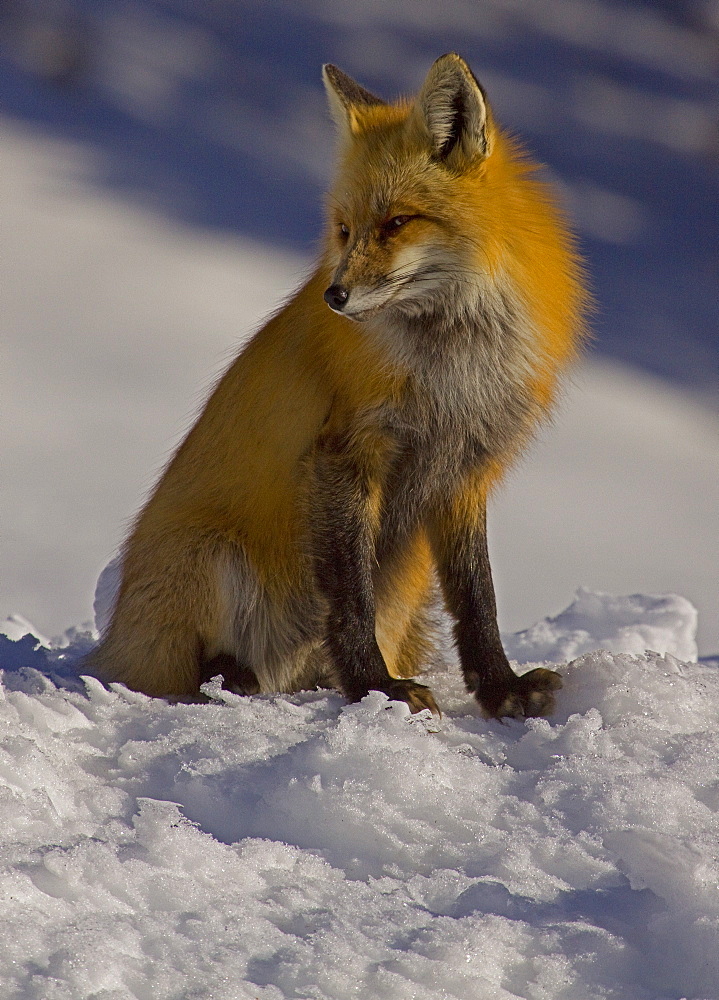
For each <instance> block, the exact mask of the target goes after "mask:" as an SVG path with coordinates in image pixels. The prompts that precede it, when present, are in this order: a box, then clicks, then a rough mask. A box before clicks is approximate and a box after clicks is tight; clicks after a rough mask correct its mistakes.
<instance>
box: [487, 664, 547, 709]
mask: <svg viewBox="0 0 719 1000" xmlns="http://www.w3.org/2000/svg"><path fill="white" fill-rule="evenodd" d="M561 686H562V678H561V676H560V675H559V674H558V673H557V672H556V671H554V670H547V669H546V667H537V668H536V669H535V670H530V671H529V673H526V674H522V676H521V677H515V678H514V680H513V681H512V684H511V686H510V687H509V688H508V689H507V690H505V691H497V692H492V693H491V694H488V693H486V692H482V693H481V694H480V693H479V692H477V695H476V698H477V701H478V702H479V704H480V705H481V706H482V708H483V709H484V711H485V713H486V714H487V715H488V716H489V717H490V718H492V719H502V718H504V717H505V716H512V717H513V718H521V717H522V716H525V717H531V716H536V715H551V714H552V712H553V711H554V692H555V691H558V690H559V688H561Z"/></svg>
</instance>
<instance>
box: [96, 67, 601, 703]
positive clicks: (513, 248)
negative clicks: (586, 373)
mask: <svg viewBox="0 0 719 1000" xmlns="http://www.w3.org/2000/svg"><path fill="white" fill-rule="evenodd" d="M324 79H325V85H326V89H327V93H328V98H329V103H330V109H331V112H332V115H333V117H334V119H335V122H336V125H337V128H338V133H339V142H338V145H339V151H338V160H339V162H338V169H337V173H336V178H335V182H334V184H333V187H332V190H331V193H330V196H329V199H328V205H327V232H326V239H325V245H324V250H323V253H322V256H321V259H320V261H319V263H318V265H317V268H316V269H315V271H314V273H313V274H312V276H311V277H310V279H309V280H308V282H307V283H306V284H305V286H304V287H303V288H302V289H300V290H299V292H298V293H297V294H296V295H295V296H294V297H293V298H292V299H291V301H290V302H288V303H287V305H285V306H284V308H283V309H282V310H281V311H280V312H278V313H277V314H276V315H275V316H274V317H273V318H272V319H271V320H270V321H269V322H268V323H267V325H266V326H265V327H263V328H262V329H261V330H260V331H259V332H258V333H257V334H256V335H255V337H254V338H253V339H252V340H251V341H250V342H249V344H248V345H247V346H246V347H245V348H244V350H243V351H242V352H241V353H240V355H239V356H238V358H237V359H236V360H235V361H234V363H233V364H232V366H231V367H230V368H229V370H228V371H227V372H226V374H225V375H224V376H223V378H222V379H221V380H220V382H219V384H218V385H217V387H216V389H215V391H214V392H213V394H212V396H211V398H210V399H209V401H208V403H207V405H206V407H205V409H204V411H203V413H202V415H201V416H200V418H199V420H198V421H197V423H196V425H195V426H194V427H193V429H192V430H191V431H190V433H189V434H188V436H187V438H186V439H185V441H184V442H183V444H182V445H181V446H180V448H179V450H178V452H177V453H176V455H175V456H174V458H173V460H172V461H171V463H170V465H169V466H168V468H167V469H166V471H165V473H164V475H163V477H162V479H161V480H160V482H159V484H158V486H157V487H156V489H155V491H154V493H153V494H152V496H151V498H150V500H149V501H148V503H147V504H146V506H145V508H144V509H143V511H142V512H141V514H140V516H139V517H138V519H137V522H136V524H135V527H134V530H133V532H132V534H131V536H130V538H129V539H128V542H127V544H126V547H125V550H124V556H123V577H122V584H121V588H120V592H119V595H118V599H117V603H116V607H115V612H114V615H113V619H112V621H111V624H110V626H109V628H108V631H107V633H106V635H105V636H104V637H103V640H102V642H101V644H100V646H99V647H98V648H97V650H96V651H95V653H94V661H95V664H96V666H97V668H98V669H99V670H101V671H102V672H103V673H104V674H105V675H106V676H108V677H111V678H113V679H116V680H122V681H124V682H125V683H127V684H129V685H130V686H132V687H135V688H138V689H140V690H143V691H146V692H147V693H150V694H160V695H161V694H165V695H167V694H170V695H179V696H192V695H195V694H197V692H198V690H199V686H200V684H201V682H202V681H203V680H206V679H208V678H209V677H211V676H213V674H215V673H222V674H223V676H224V678H225V682H226V683H228V684H229V685H230V686H232V687H233V688H234V689H235V690H238V691H241V692H245V693H253V692H256V691H279V690H283V691H292V690H297V689H298V688H300V687H303V686H308V685H316V684H328V685H334V686H336V687H338V688H339V689H340V690H341V691H342V692H344V693H345V694H346V695H347V696H348V697H349V698H353V699H356V698H359V697H362V696H363V695H364V694H366V693H367V691H368V690H370V689H379V690H382V691H385V692H386V693H387V694H388V695H389V696H390V697H393V698H400V699H402V700H404V701H406V702H407V703H408V704H409V705H410V707H411V708H412V710H419V709H421V708H425V707H429V708H431V709H432V710H436V705H435V703H434V699H433V697H432V695H431V692H430V691H429V689H428V688H426V687H425V686H423V685H421V684H419V683H417V682H415V681H413V680H411V679H410V678H412V677H413V676H415V675H416V674H417V673H418V672H419V671H420V670H421V667H422V665H423V664H424V663H425V662H426V661H427V658H428V657H429V656H430V655H431V649H432V630H431V615H430V614H429V608H430V606H431V604H432V601H433V597H434V594H435V590H436V583H437V581H438V582H439V585H440V589H441V593H442V596H443V599H444V603H445V606H446V608H447V610H448V612H449V613H450V615H451V616H452V617H453V618H454V620H455V635H456V640H457V646H458V650H459V654H460V660H461V664H462V670H463V673H464V678H465V682H466V684H467V687H468V689H469V690H470V691H471V692H473V693H474V695H475V696H476V698H477V700H478V701H479V703H480V705H481V707H482V708H483V709H484V711H485V712H486V713H488V714H490V715H495V716H501V715H504V714H513V715H517V714H540V713H546V712H548V711H550V710H551V706H552V697H553V696H552V692H553V690H554V689H556V688H557V687H558V686H559V683H560V682H559V679H558V675H556V674H555V673H553V672H551V671H547V670H539V671H532V672H531V673H530V674H525V675H524V676H523V677H521V678H520V677H517V676H516V675H515V674H514V673H513V671H512V670H511V668H510V666H509V664H508V663H507V660H506V657H505V656H504V652H503V650H502V647H501V642H500V640H499V633H498V630H497V625H496V606H495V600H494V591H493V587H492V580H491V572H490V567H489V558H488V554H487V549H486V527H485V511H486V501H487V497H488V495H489V492H490V491H491V490H492V489H493V487H494V486H495V485H496V484H497V482H498V481H499V480H500V479H501V477H502V475H503V474H504V472H505V471H506V469H507V468H508V467H509V466H510V465H511V463H512V461H513V460H514V459H515V458H516V456H517V455H518V454H519V453H520V452H521V451H522V449H523V448H524V446H525V445H526V443H527V441H528V440H529V439H530V438H531V436H532V434H533V432H534V430H535V429H536V427H537V425H538V423H539V422H540V421H541V420H542V419H544V418H546V417H547V415H548V414H549V413H550V412H551V409H552V406H553V403H554V401H555V398H556V395H557V391H558V387H559V384H560V379H561V375H562V373H563V371H564V370H565V369H566V368H567V366H568V364H569V363H570V362H571V361H572V359H573V358H574V357H575V355H576V352H577V349H578V346H579V345H580V343H581V339H582V336H583V330H584V314H585V311H586V305H587V295H586V292H585V289H584V284H583V281H582V268H581V263H580V261H579V260H578V258H577V255H576V253H575V251H574V248H573V241H572V238H571V235H570V234H569V232H568V230H567V227H566V225H565V223H564V221H563V219H562V215H561V212H560V211H559V210H558V208H557V206H556V204H555V202H554V199H553V197H552V194H551V191H550V190H549V189H548V187H547V186H546V185H545V184H544V183H542V182H541V181H540V180H539V179H538V178H537V176H536V168H535V167H534V166H533V165H532V164H531V163H530V162H529V161H528V160H527V159H526V157H525V156H524V155H523V154H522V152H521V151H520V150H519V149H518V147H517V145H516V143H515V142H514V141H513V140H511V139H510V138H509V137H508V136H507V135H506V134H505V133H503V132H502V131H501V129H500V128H499V127H498V126H497V124H496V123H495V121H494V118H493V116H492V112H491V110H490V107H489V105H488V103H487V100H486V96H485V94H484V92H483V90H482V88H481V87H480V85H479V84H478V83H477V81H476V79H475V78H474V76H473V75H472V73H471V71H470V70H469V68H468V66H467V65H466V63H465V62H464V61H463V60H462V59H461V58H460V57H459V56H456V55H454V54H451V55H448V56H444V57H442V58H441V59H439V60H437V62H436V63H435V64H434V66H433V67H432V68H431V70H430V72H429V74H428V76H427V79H426V80H425V83H424V85H423V87H422V89H421V91H420V93H419V95H418V96H417V98H416V99H415V100H413V101H400V102H397V103H394V104H387V103H385V102H384V101H381V100H380V99H379V98H377V97H375V96H374V95H372V94H370V93H369V92H368V91H366V90H365V89H364V88H362V87H361V86H359V85H358V84H357V83H355V82H354V81H353V80H351V79H350V78H349V77H347V76H346V75H345V74H343V73H342V72H341V71H340V70H338V69H337V68H336V67H333V66H326V67H325V69H324Z"/></svg>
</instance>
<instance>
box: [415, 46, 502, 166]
mask: <svg viewBox="0 0 719 1000" xmlns="http://www.w3.org/2000/svg"><path fill="white" fill-rule="evenodd" d="M414 116H415V119H418V120H419V121H420V123H421V127H422V129H423V131H424V133H425V135H426V136H427V138H428V139H429V141H430V143H431V146H432V152H433V154H434V156H435V158H436V159H437V160H439V161H440V162H442V163H444V164H446V165H447V166H448V167H450V168H457V169H461V168H462V166H463V165H465V164H466V163H468V162H476V161H478V160H482V159H484V158H485V157H486V156H487V155H488V154H489V152H490V149H491V146H490V135H491V128H490V116H489V109H488V107H487V99H486V97H485V95H484V91H483V90H482V88H481V86H480V85H479V83H478V82H477V80H476V78H475V76H474V74H473V73H472V71H471V69H470V68H469V66H468V65H467V63H466V62H465V61H464V59H462V57H461V56H458V55H457V54H456V52H449V53H447V55H444V56H440V58H439V59H437V61H436V62H435V63H434V65H433V66H432V68H431V69H430V71H429V73H428V74H427V79H426V80H425V81H424V84H423V86H422V89H421V90H420V92H419V96H418V97H417V101H416V103H415V111H414Z"/></svg>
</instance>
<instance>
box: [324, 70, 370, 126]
mask: <svg viewBox="0 0 719 1000" xmlns="http://www.w3.org/2000/svg"><path fill="white" fill-rule="evenodd" d="M322 80H323V82H324V85H325V90H326V92H327V101H328V103H329V106H330V114H331V115H332V118H333V120H334V122H335V124H336V125H337V127H338V129H339V130H340V135H341V136H342V138H343V139H348V138H350V136H352V135H355V134H356V133H357V132H358V131H359V117H360V115H361V112H362V109H363V108H368V107H372V106H373V105H377V104H384V101H382V100H380V98H379V97H375V96H374V94H370V92H369V90H365V89H364V87H360V85H359V84H358V83H355V81H354V80H353V79H352V77H351V76H347V74H346V73H343V72H342V70H341V69H337V67H336V66H333V65H332V64H331V63H325V65H324V66H323V67H322Z"/></svg>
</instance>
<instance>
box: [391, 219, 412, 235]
mask: <svg viewBox="0 0 719 1000" xmlns="http://www.w3.org/2000/svg"><path fill="white" fill-rule="evenodd" d="M411 218H412V216H411V215H395V217H394V218H393V219H390V220H389V222H388V223H387V229H388V230H389V232H393V231H394V230H395V229H401V228H402V226H406V225H407V223H408V222H409V221H410V219H411Z"/></svg>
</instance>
